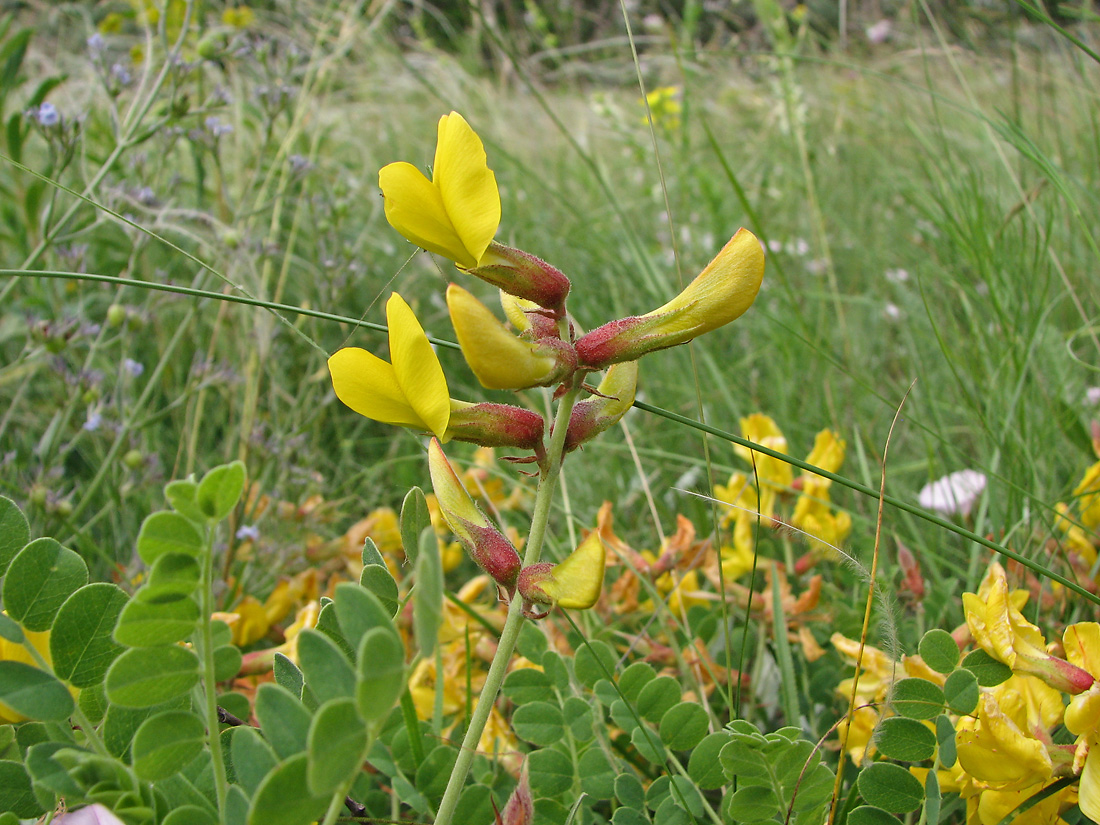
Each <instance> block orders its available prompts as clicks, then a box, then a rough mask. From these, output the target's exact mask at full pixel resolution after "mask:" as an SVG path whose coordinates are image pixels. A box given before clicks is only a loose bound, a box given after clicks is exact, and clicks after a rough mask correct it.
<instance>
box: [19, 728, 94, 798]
mask: <svg viewBox="0 0 1100 825" xmlns="http://www.w3.org/2000/svg"><path fill="white" fill-rule="evenodd" d="M67 747H70V746H69V745H68V744H67V743H65V742H41V743H39V744H37V745H33V746H32V747H31V748H30V749H29V750H28V751H27V756H26V763H25V764H26V769H27V773H28V774H29V775H30V778H31V786H32V787H35V786H37V787H40V788H43V789H45V790H47V791H49V792H50V793H51V794H53V795H54V796H55V797H58V796H63V797H66V798H67V799H79V798H80V797H82V796H83V795H84V791H83V789H82V788H81V787H80V785H79V784H78V783H77V781H76V780H75V779H73V777H72V776H71V775H70V774H69V772H68V771H67V770H66V769H65V768H63V767H62V766H61V765H59V764H58V763H57V762H55V761H54V759H53V755H54V754H55V753H57V752H58V751H59V750H61V749H62V748H67Z"/></svg>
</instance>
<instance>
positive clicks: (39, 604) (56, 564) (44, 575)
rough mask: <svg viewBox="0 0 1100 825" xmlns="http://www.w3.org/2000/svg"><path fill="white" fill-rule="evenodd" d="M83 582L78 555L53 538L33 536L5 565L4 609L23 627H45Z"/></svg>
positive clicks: (85, 571)
mask: <svg viewBox="0 0 1100 825" xmlns="http://www.w3.org/2000/svg"><path fill="white" fill-rule="evenodd" d="M87 583H88V568H87V566H86V565H85V564H84V560H83V559H82V558H80V556H78V555H77V554H76V553H74V552H73V551H72V550H70V549H68V548H67V547H62V546H61V545H60V544H58V543H57V542H56V541H54V540H53V539H35V540H34V541H32V542H31V543H30V544H28V545H27V546H26V547H24V548H23V549H22V550H20V551H19V552H18V553H17V554H16V556H15V558H14V559H12V560H11V564H10V565H8V572H7V574H6V575H5V576H4V584H3V590H2V593H3V602H4V610H5V611H7V614H8V615H9V616H10V617H11V618H13V619H15V621H17V622H19V624H21V625H22V626H23V629H24V630H31V631H42V630H49V629H50V627H51V626H52V625H53V620H54V618H55V617H56V616H57V611H58V610H60V609H61V605H62V604H64V603H65V600H66V599H67V598H69V596H71V595H72V594H73V593H75V592H76V591H77V589H78V588H81V587H83V586H84V585H85V584H87Z"/></svg>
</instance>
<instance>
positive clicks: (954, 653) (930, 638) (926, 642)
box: [918, 627, 959, 673]
mask: <svg viewBox="0 0 1100 825" xmlns="http://www.w3.org/2000/svg"><path fill="white" fill-rule="evenodd" d="M918 651H919V653H920V657H921V658H922V659H924V663H925V664H926V665H928V666H929V667H930V668H932V670H934V671H936V673H950V672H951V671H953V670H954V669H955V668H956V667H957V666H958V664H959V646H958V644H956V642H955V638H954V637H953V636H952V635H951V634H950V633H948V632H947V631H946V630H941V629H940V628H938V627H937V628H933V629H932V630H929V631H928V632H927V633H925V634H924V637H923V638H922V639H921V640H920V647H919V648H918Z"/></svg>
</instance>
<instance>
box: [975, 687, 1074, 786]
mask: <svg viewBox="0 0 1100 825" xmlns="http://www.w3.org/2000/svg"><path fill="white" fill-rule="evenodd" d="M1006 684H1007V683H1006ZM955 730H956V733H955V743H956V746H957V748H958V754H959V764H960V765H961V766H962V768H963V770H965V771H966V772H967V773H968V774H970V776H972V777H974V778H975V779H977V780H979V781H981V782H984V783H987V785H988V787H991V788H993V789H996V790H1006V791H1007V790H1012V791H1019V790H1023V789H1025V788H1030V787H1031V786H1032V785H1037V784H1040V783H1043V782H1046V781H1047V780H1049V779H1050V778H1051V777H1052V776H1053V775H1054V764H1053V762H1052V760H1051V756H1050V753H1049V752H1048V750H1047V745H1046V743H1044V742H1042V741H1040V740H1038V739H1036V738H1034V737H1033V736H1030V735H1029V733H1030V731H1031V730H1032V729H1029V727H1028V724H1027V713H1026V708H1025V704H1024V700H1023V697H1021V696H1020V694H1019V693H1018V692H1017V691H1015V690H1013V689H1011V688H1010V687H1006V686H1005V685H998V687H997V688H996V689H993V690H987V691H983V692H982V694H981V697H980V700H979V703H978V717H977V719H974V718H973V717H969V716H964V717H963V718H962V719H961V720H960V721H959V724H958V725H957V727H956V729H955Z"/></svg>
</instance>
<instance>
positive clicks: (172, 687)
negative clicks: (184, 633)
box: [106, 645, 200, 708]
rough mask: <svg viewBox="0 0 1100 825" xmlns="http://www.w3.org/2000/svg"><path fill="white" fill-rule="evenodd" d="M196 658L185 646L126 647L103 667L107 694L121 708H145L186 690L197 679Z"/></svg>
mask: <svg viewBox="0 0 1100 825" xmlns="http://www.w3.org/2000/svg"><path fill="white" fill-rule="evenodd" d="M199 669H200V666H199V659H198V657H197V656H196V655H195V654H194V653H192V652H191V651H190V650H188V649H187V648H185V647H177V646H174V645H173V646H168V647H139V648H134V649H133V650H127V651H126V652H125V653H123V654H122V655H121V656H119V657H118V658H117V659H115V661H114V663H113V664H112V665H111V667H110V669H109V670H108V671H107V682H106V684H107V698H108V699H109V700H110V701H111V702H112V703H113V704H116V705H120V706H122V707H125V708H147V707H151V706H152V705H159V704H160V703H161V702H166V701H168V700H169V699H173V698H175V697H177V696H181V695H182V694H184V693H187V692H188V691H189V690H191V688H193V687H194V686H195V685H196V684H197V683H198V681H199Z"/></svg>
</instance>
